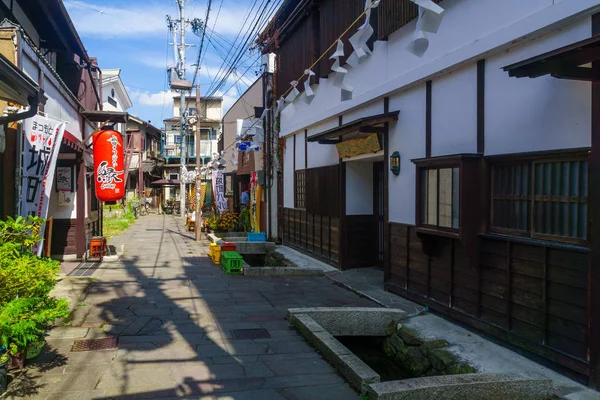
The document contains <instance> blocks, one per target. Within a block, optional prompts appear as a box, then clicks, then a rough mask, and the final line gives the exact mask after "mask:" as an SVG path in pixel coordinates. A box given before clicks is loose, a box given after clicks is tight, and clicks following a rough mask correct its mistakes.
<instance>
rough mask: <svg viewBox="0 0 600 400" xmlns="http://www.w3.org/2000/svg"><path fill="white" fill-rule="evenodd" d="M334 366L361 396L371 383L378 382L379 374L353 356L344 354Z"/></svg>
mask: <svg viewBox="0 0 600 400" xmlns="http://www.w3.org/2000/svg"><path fill="white" fill-rule="evenodd" d="M334 366H335V367H336V368H337V370H338V371H339V372H340V373H341V374H342V376H343V377H344V378H346V380H347V381H348V383H350V385H351V386H352V387H354V388H355V389H356V390H358V392H360V393H361V394H366V393H367V392H368V390H369V386H370V385H371V384H372V383H376V382H379V381H380V380H381V377H380V376H379V374H378V373H377V372H375V371H373V369H372V368H371V367H369V366H368V365H367V364H365V363H364V361H362V360H361V359H360V358H358V357H357V356H355V355H354V354H345V355H342V356H340V357H339V361H338V362H336V363H334Z"/></svg>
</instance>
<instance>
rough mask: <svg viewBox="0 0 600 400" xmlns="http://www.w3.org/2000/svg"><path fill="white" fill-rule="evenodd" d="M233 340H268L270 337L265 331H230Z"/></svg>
mask: <svg viewBox="0 0 600 400" xmlns="http://www.w3.org/2000/svg"><path fill="white" fill-rule="evenodd" d="M231 334H232V335H233V338H234V339H268V338H270V337H271V335H270V334H269V331H267V330H266V329H263V328H260V329H232V330H231Z"/></svg>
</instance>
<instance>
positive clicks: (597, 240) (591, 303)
mask: <svg viewBox="0 0 600 400" xmlns="http://www.w3.org/2000/svg"><path fill="white" fill-rule="evenodd" d="M599 22H600V13H599V14H594V15H593V16H592V28H593V29H592V35H598V34H600V23H599ZM596 66H597V65H594V67H596ZM591 133H592V135H591V136H592V138H591V139H592V140H591V141H592V149H591V151H590V155H589V166H588V168H589V169H588V171H589V176H588V182H590V183H591V184H590V185H589V198H588V204H600V183H599V182H600V82H593V83H592V132H591ZM588 229H589V232H588V243H589V247H590V256H589V267H588V268H589V272H588V277H589V278H588V320H589V333H588V345H589V355H590V360H589V362H590V364H589V365H590V373H589V384H590V387H591V388H593V389H595V390H600V290H597V285H598V283H600V207H590V209H589V215H588Z"/></svg>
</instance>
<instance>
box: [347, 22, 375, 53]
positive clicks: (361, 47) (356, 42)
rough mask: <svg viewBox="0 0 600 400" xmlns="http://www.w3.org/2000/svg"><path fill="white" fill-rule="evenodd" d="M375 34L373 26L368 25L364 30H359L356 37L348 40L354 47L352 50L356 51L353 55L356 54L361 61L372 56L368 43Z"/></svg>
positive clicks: (353, 36)
mask: <svg viewBox="0 0 600 400" xmlns="http://www.w3.org/2000/svg"><path fill="white" fill-rule="evenodd" d="M374 32H375V31H374V30H373V27H372V26H371V24H369V23H367V25H366V27H365V28H364V29H361V30H359V31H358V32H356V33H355V34H354V35H352V36H351V37H350V39H348V41H349V42H350V44H351V45H352V48H353V49H354V52H353V53H352V54H356V56H357V57H358V59H359V60H361V59H362V58H364V57H366V56H367V55H369V54H371V49H369V46H368V45H367V42H368V41H369V39H370V38H371V36H372V35H373V33H374Z"/></svg>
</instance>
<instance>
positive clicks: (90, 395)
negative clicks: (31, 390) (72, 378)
mask: <svg viewBox="0 0 600 400" xmlns="http://www.w3.org/2000/svg"><path fill="white" fill-rule="evenodd" d="M105 395H106V391H104V390H77V391H72V392H60V393H52V394H50V395H49V396H48V397H45V400H96V399H101V398H103V397H104V396H105Z"/></svg>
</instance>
